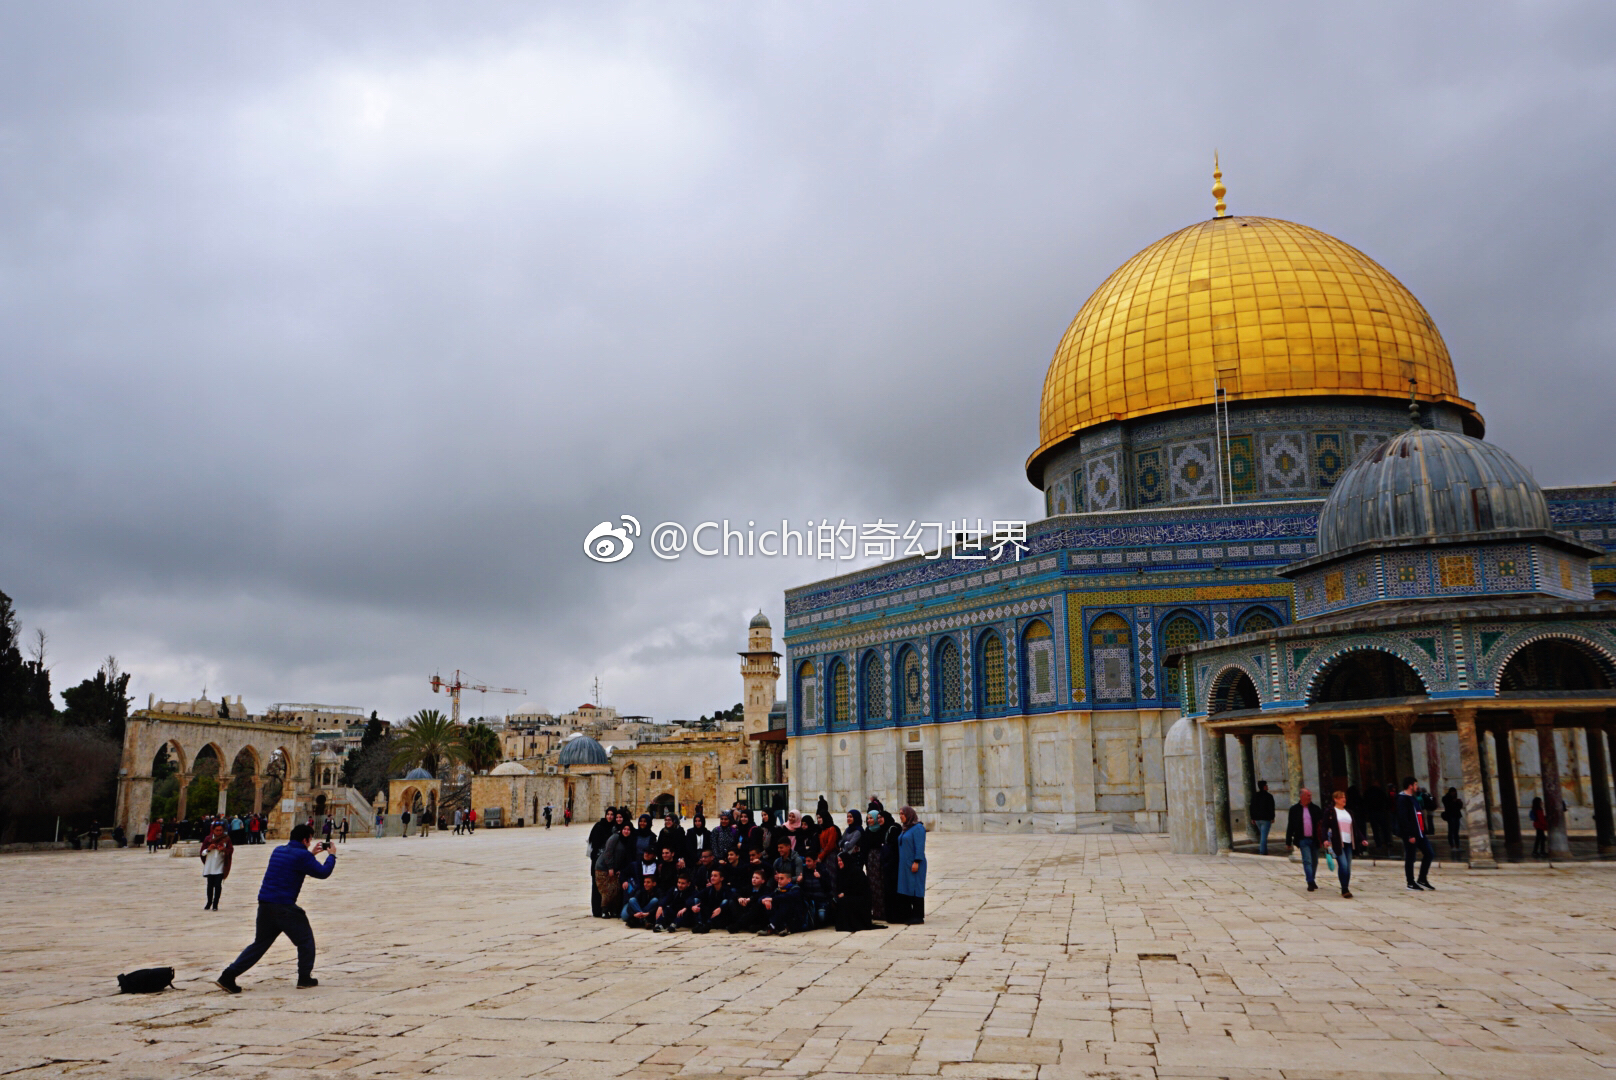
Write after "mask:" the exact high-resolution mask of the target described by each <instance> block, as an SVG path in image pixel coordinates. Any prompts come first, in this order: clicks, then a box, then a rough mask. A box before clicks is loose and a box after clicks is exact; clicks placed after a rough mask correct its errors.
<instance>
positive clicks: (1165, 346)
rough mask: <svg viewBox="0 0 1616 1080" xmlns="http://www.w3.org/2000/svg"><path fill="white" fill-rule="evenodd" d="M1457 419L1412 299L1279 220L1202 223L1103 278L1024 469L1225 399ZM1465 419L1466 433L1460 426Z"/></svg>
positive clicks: (1315, 235)
mask: <svg viewBox="0 0 1616 1080" xmlns="http://www.w3.org/2000/svg"><path fill="white" fill-rule="evenodd" d="M1410 379H1413V380H1415V383H1416V388H1417V390H1418V392H1419V395H1420V397H1421V399H1422V400H1425V401H1433V400H1434V401H1445V402H1449V403H1452V404H1453V405H1456V406H1458V407H1459V408H1461V409H1464V410H1466V411H1467V412H1468V413H1469V414H1470V416H1469V417H1468V418H1467V422H1466V428H1467V429H1470V428H1471V427H1472V426H1473V427H1474V429H1475V433H1476V434H1478V435H1479V434H1480V428H1481V418H1480V417H1479V416H1476V415H1475V406H1474V405H1472V404H1471V403H1470V402H1468V401H1466V400H1464V399H1463V398H1461V397H1459V396H1458V393H1459V387H1458V381H1457V380H1456V379H1455V378H1454V374H1453V363H1452V361H1451V360H1449V358H1448V348H1447V346H1446V345H1444V344H1443V343H1442V335H1441V334H1439V333H1437V329H1436V324H1435V323H1433V322H1432V321H1431V316H1430V315H1429V314H1427V313H1426V310H1425V308H1423V307H1421V306H1420V302H1419V301H1418V300H1416V299H1414V294H1413V293H1411V292H1409V291H1408V289H1406V288H1404V287H1403V284H1402V282H1400V281H1398V280H1397V279H1396V278H1394V277H1392V275H1391V274H1389V273H1388V272H1387V271H1386V269H1385V267H1383V266H1381V265H1380V264H1379V263H1377V262H1375V261H1374V260H1373V259H1371V258H1369V257H1368V256H1367V255H1365V254H1364V253H1363V252H1361V251H1359V250H1358V249H1357V248H1354V247H1352V246H1351V245H1350V244H1345V243H1342V242H1341V241H1340V240H1337V239H1336V238H1335V237H1333V236H1329V235H1327V234H1325V233H1322V232H1319V231H1318V230H1317V229H1310V228H1308V227H1307V226H1306V225H1297V224H1295V223H1294V222H1290V221H1280V220H1278V219H1276V218H1260V217H1216V218H1212V219H1211V220H1209V221H1202V222H1200V223H1198V224H1195V225H1191V226H1190V227H1189V228H1187V229H1180V230H1179V231H1178V232H1176V233H1173V234H1172V235H1171V236H1167V237H1164V238H1163V239H1161V240H1158V241H1156V243H1154V244H1152V245H1150V246H1149V247H1147V248H1146V249H1145V250H1143V251H1141V252H1140V253H1139V254H1137V255H1135V256H1134V257H1133V258H1131V259H1129V260H1128V261H1127V262H1125V263H1123V264H1122V266H1121V267H1120V268H1119V269H1118V270H1117V271H1116V273H1114V274H1112V275H1111V276H1110V277H1109V278H1107V279H1106V280H1105V283H1104V284H1103V285H1101V286H1100V287H1099V288H1098V289H1096V290H1095V291H1094V295H1093V296H1090V297H1089V299H1088V302H1087V303H1085V304H1084V305H1083V309H1082V310H1081V311H1079V312H1078V313H1077V318H1075V319H1073V320H1072V325H1071V326H1069V327H1067V329H1066V336H1065V337H1063V338H1061V343H1060V345H1059V347H1058V348H1056V350H1055V358H1054V359H1053V360H1052V361H1050V364H1049V373H1048V374H1047V375H1046V376H1045V377H1044V395H1043V401H1042V404H1041V405H1040V407H1039V415H1038V450H1037V452H1036V453H1034V454H1033V455H1032V457H1030V458H1029V459H1028V461H1027V467H1028V474H1029V476H1030V477H1032V478H1033V479H1034V481H1035V482H1036V481H1037V473H1036V472H1035V471H1034V466H1035V465H1036V464H1037V463H1038V461H1039V459H1040V458H1042V457H1043V456H1044V455H1045V454H1046V453H1048V452H1049V451H1050V450H1051V449H1053V448H1054V447H1055V446H1056V445H1057V444H1059V443H1061V442H1063V441H1065V440H1066V439H1068V438H1070V437H1071V435H1072V434H1073V433H1074V432H1076V431H1080V430H1082V429H1083V428H1086V427H1090V426H1092V425H1095V424H1102V423H1107V422H1109V421H1112V420H1126V419H1129V418H1132V417H1137V416H1147V415H1149V414H1151V413H1159V412H1167V411H1169V410H1171V409H1182V408H1186V407H1188V406H1193V405H1210V404H1211V403H1212V401H1213V397H1214V390H1213V384H1214V380H1216V381H1217V382H1218V383H1221V384H1222V386H1223V387H1224V389H1225V390H1226V391H1227V392H1228V395H1229V400H1231V401H1235V402H1238V401H1250V400H1254V399H1262V398H1282V397H1302V396H1319V395H1327V396H1341V395H1346V396H1352V397H1391V398H1406V397H1407V396H1408V392H1409V380H1410ZM1471 421H1473V424H1472V422H1471Z"/></svg>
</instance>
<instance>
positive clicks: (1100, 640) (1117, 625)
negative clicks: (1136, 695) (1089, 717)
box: [1089, 613, 1133, 701]
mask: <svg viewBox="0 0 1616 1080" xmlns="http://www.w3.org/2000/svg"><path fill="white" fill-rule="evenodd" d="M1089 652H1090V655H1091V656H1093V658H1094V665H1093V666H1094V696H1095V698H1096V699H1097V700H1099V701H1131V700H1133V631H1132V629H1131V628H1130V627H1129V626H1128V623H1127V621H1126V620H1124V619H1123V618H1122V616H1120V615H1113V614H1109V613H1108V614H1105V615H1101V616H1100V617H1099V618H1098V619H1095V620H1094V621H1093V622H1092V623H1090V624H1089Z"/></svg>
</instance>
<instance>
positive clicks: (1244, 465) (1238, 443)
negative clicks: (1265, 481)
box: [1228, 435, 1257, 495]
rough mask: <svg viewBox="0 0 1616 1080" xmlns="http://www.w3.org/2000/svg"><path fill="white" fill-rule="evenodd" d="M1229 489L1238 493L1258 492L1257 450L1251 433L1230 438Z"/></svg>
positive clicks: (1252, 493) (1251, 493)
mask: <svg viewBox="0 0 1616 1080" xmlns="http://www.w3.org/2000/svg"><path fill="white" fill-rule="evenodd" d="M1228 453H1229V461H1228V465H1229V481H1228V482H1229V490H1230V491H1232V492H1234V494H1236V495H1254V494H1256V492H1257V451H1256V449H1255V448H1254V447H1253V445H1252V440H1251V436H1250V435H1236V436H1234V437H1232V438H1231V439H1229V445H1228Z"/></svg>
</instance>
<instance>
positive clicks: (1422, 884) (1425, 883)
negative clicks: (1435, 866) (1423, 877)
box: [1415, 881, 1436, 892]
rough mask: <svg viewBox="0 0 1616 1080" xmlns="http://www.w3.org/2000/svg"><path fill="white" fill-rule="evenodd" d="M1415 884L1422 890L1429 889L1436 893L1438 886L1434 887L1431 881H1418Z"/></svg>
mask: <svg viewBox="0 0 1616 1080" xmlns="http://www.w3.org/2000/svg"><path fill="white" fill-rule="evenodd" d="M1415 884H1416V885H1418V886H1419V887H1420V888H1422V889H1429V890H1430V891H1431V892H1436V886H1435V885H1432V884H1431V883H1430V882H1429V881H1417V882H1415Z"/></svg>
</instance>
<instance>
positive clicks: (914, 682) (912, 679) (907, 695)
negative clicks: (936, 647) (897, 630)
mask: <svg viewBox="0 0 1616 1080" xmlns="http://www.w3.org/2000/svg"><path fill="white" fill-rule="evenodd" d="M921 683H922V679H921V678H920V654H919V653H918V652H916V651H915V650H914V649H911V648H905V649H904V650H903V655H902V657H900V658H899V660H898V701H899V714H900V715H901V716H902V717H903V718H904V719H905V720H913V719H915V718H917V717H921V716H925V715H926V696H925V695H924V694H923V693H921V691H920V688H921Z"/></svg>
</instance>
